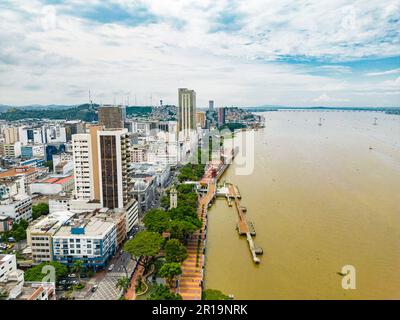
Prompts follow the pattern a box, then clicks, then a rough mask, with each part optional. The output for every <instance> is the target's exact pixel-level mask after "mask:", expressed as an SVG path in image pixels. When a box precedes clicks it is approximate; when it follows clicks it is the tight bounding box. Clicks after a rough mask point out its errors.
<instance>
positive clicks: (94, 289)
mask: <svg viewBox="0 0 400 320" xmlns="http://www.w3.org/2000/svg"><path fill="white" fill-rule="evenodd" d="M97 288H98V285H97V284H95V285H94V286H93V287H92V292H95V291H96V290H97Z"/></svg>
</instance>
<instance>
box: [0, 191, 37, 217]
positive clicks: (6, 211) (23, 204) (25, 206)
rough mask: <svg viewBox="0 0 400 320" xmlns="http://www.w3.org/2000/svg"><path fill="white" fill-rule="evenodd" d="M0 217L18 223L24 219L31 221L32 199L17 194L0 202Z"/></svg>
mask: <svg viewBox="0 0 400 320" xmlns="http://www.w3.org/2000/svg"><path fill="white" fill-rule="evenodd" d="M0 215H4V216H6V217H9V218H11V219H12V220H13V222H19V221H20V220H22V219H24V220H26V221H30V220H32V198H31V197H30V196H28V195H24V194H17V195H15V196H13V197H9V198H6V199H3V200H1V201H0Z"/></svg>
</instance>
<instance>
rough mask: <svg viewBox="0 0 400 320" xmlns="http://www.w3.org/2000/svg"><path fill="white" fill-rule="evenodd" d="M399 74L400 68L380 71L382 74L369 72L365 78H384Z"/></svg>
mask: <svg viewBox="0 0 400 320" xmlns="http://www.w3.org/2000/svg"><path fill="white" fill-rule="evenodd" d="M398 73H400V68H399V69H392V70H387V71H382V72H369V73H367V76H369V77H373V76H386V75H389V74H398Z"/></svg>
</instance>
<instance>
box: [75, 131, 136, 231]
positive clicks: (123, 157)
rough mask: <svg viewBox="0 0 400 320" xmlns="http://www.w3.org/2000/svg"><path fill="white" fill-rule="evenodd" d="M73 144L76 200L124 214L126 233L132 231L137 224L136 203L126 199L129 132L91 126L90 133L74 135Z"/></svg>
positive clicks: (131, 199)
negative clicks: (94, 202)
mask: <svg viewBox="0 0 400 320" xmlns="http://www.w3.org/2000/svg"><path fill="white" fill-rule="evenodd" d="M72 143H73V156H74V174H75V196H76V198H77V199H78V200H83V201H86V202H87V201H92V202H93V201H98V202H99V203H100V204H101V206H102V207H104V208H109V209H118V210H119V211H120V212H124V213H125V216H126V227H127V232H129V231H131V230H132V227H133V226H134V225H135V224H136V223H137V222H138V203H137V201H136V200H135V199H134V198H129V196H128V189H129V176H128V171H129V168H128V166H129V164H130V152H131V148H130V137H129V134H128V130H127V129H108V130H104V128H102V127H101V126H92V127H90V128H89V133H84V134H75V135H73V136H72Z"/></svg>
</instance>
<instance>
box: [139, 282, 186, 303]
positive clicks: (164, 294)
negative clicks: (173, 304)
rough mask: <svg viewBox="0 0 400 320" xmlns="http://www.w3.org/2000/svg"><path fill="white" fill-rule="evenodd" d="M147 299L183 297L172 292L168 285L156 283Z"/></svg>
mask: <svg viewBox="0 0 400 320" xmlns="http://www.w3.org/2000/svg"><path fill="white" fill-rule="evenodd" d="M147 300H182V297H181V295H179V294H175V293H173V292H171V291H170V290H169V289H168V288H167V287H166V286H164V285H162V284H159V285H157V284H156V285H154V287H153V292H152V293H151V294H150V296H149V297H148V298H147Z"/></svg>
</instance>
